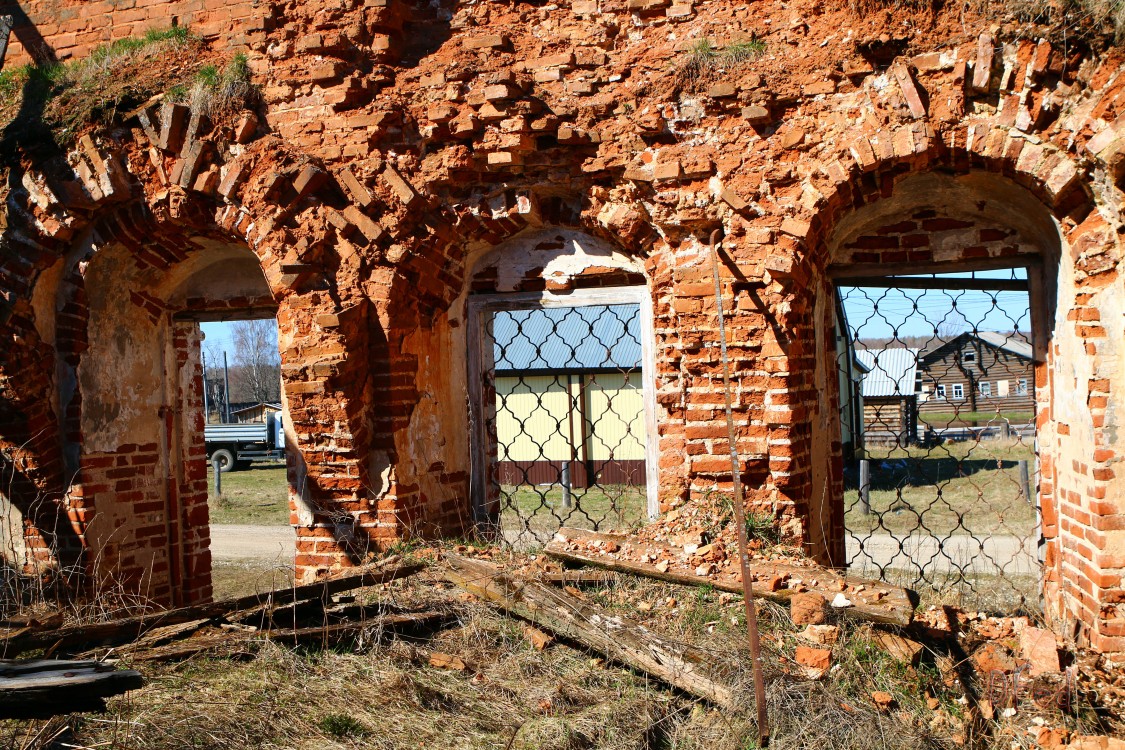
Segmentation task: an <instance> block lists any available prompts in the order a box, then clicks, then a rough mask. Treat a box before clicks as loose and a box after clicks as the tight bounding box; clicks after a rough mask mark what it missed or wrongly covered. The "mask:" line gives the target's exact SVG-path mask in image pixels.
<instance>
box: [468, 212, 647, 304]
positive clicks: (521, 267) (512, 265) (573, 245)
mask: <svg viewBox="0 0 1125 750" xmlns="http://www.w3.org/2000/svg"><path fill="white" fill-rule="evenodd" d="M467 265H468V268H469V273H468V278H473V277H474V276H476V275H477V274H479V273H481V272H482V271H485V270H487V269H490V268H495V269H496V287H495V289H496V291H497V292H514V291H517V290H518V289H520V288H521V287H522V286H523V284H524V283H525V282H526V280H527V279H528V277H529V275H530V274H535V275H538V276H539V277H541V278H542V279H544V280H545V281H547V282H549V283H553V284H560V285H565V284H566V283H567V282H568V281H569V279H570V278H572V277H574V276H578V275H581V274H582V273H583V272H584V271H586V270H588V269H590V268H600V269H620V270H622V271H628V272H629V273H639V274H644V273H645V269H644V263H643V262H642V261H641V260H640V259H638V258H636V257H633V256H631V255H628V254H626V253H625V252H623V251H622V250H621V249H619V248H616V247H614V246H613V245H611V244H610V243H608V242H606V241H604V240H601V239H598V238H596V237H593V236H591V235H589V234H587V233H585V232H582V231H579V230H576V229H565V228H562V227H551V228H548V229H537V230H533V231H529V232H522V233H520V234H518V235H516V236H514V237H511V238H509V239H507V240H505V241H504V242H502V243H500V244H499V245H496V246H495V247H492V248H488V249H487V250H484V251H481V252H480V253H478V254H476V255H475V256H470V257H469V259H468V263H467ZM524 288H526V287H524Z"/></svg>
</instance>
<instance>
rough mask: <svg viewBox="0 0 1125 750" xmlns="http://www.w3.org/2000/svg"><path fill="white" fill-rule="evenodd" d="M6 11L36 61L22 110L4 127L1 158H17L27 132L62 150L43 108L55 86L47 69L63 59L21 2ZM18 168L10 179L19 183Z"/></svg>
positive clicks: (9, 160) (44, 144)
mask: <svg viewBox="0 0 1125 750" xmlns="http://www.w3.org/2000/svg"><path fill="white" fill-rule="evenodd" d="M3 12H4V13H5V14H6V15H11V16H12V36H14V37H15V38H16V39H17V40H18V41H19V43H20V44H21V45H23V48H24V49H25V50H26V51H27V54H28V55H30V56H31V59H32V61H33V67H32V69H31V71H30V74H29V75H28V77H27V81H26V82H25V83H24V85H23V97H22V99H21V100H20V109H19V112H18V113H17V114H16V116H15V117H14V118H13V119H12V121H11V122H10V123H8V125H7V126H6V127H5V128H4V132H3V134H0V162H2V163H5V164H11V163H12V162H13V160H14V159H15V158H16V144H17V143H18V142H20V141H21V140H22V139H23V136H25V135H31V134H34V136H35V139H36V141H37V143H38V144H40V148H44V149H46V150H48V151H49V152H50V153H57V152H58V151H59V145H58V143H56V142H55V140H54V136H53V135H52V134H51V129H50V128H48V127H46V126H45V125H44V124H43V109H44V107H45V106H46V104H47V98H48V93H49V92H50V87H51V82H50V80H49V78H48V74H47V71H48V70H49V69H50V68H51V67H52V66H54V65H57V64H58V62H59V61H58V58H56V57H55V51H54V50H53V49H52V48H51V46H50V45H49V44H47V41H46V40H45V39H44V38H43V37H42V35H40V33H39V30H38V29H36V28H35V24H34V23H32V21H31V19H30V18H28V17H27V14H26V13H24V11H23V9H22V8H20V7H19V6H18V5H16V6H11V7H8V8H6V9H5V10H4V11H3ZM16 171H17V170H13V174H12V176H11V177H10V178H9V179H10V180H13V179H14V180H15V181H16V185H18V184H19V179H20V178H19V176H17V175H15V174H14V173H15V172H16ZM20 174H22V172H20ZM13 187H14V186H13Z"/></svg>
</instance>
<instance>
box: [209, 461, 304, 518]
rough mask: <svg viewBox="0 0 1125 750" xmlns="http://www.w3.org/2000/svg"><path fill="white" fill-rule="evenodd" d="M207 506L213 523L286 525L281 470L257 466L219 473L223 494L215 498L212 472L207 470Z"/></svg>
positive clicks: (286, 499)
mask: <svg viewBox="0 0 1125 750" xmlns="http://www.w3.org/2000/svg"><path fill="white" fill-rule="evenodd" d="M207 487H208V497H207V505H208V509H209V511H210V514H211V523H213V524H250V525H255V526H288V525H289V487H288V484H287V482H286V478H285V467H284V466H277V465H276V464H257V465H255V466H253V467H251V468H249V469H246V470H244V471H228V472H226V473H224V474H223V494H222V496H221V497H217V496H216V495H215V474H214V469H212V468H211V467H210V466H208V467H207Z"/></svg>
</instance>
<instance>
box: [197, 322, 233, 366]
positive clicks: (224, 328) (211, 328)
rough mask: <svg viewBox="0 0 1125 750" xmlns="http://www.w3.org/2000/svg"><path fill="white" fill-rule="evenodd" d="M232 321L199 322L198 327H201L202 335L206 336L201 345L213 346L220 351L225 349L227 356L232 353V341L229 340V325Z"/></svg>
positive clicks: (208, 347)
mask: <svg viewBox="0 0 1125 750" xmlns="http://www.w3.org/2000/svg"><path fill="white" fill-rule="evenodd" d="M232 325H233V323H200V324H199V327H200V328H202V329H203V335H204V336H206V337H207V338H206V339H204V342H203V345H204V347H205V348H206V349H210V348H212V346H214V347H215V348H217V349H218V350H219V351H220V352H222V351H225V352H226V353H227V357H228V358H229V357H231V356H233V355H234V343H233V342H232V341H231V334H230V332H231V326H232Z"/></svg>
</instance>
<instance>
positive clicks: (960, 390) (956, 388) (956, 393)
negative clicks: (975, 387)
mask: <svg viewBox="0 0 1125 750" xmlns="http://www.w3.org/2000/svg"><path fill="white" fill-rule="evenodd" d="M953 400H954V401H964V400H965V384H964V383H954V384H953Z"/></svg>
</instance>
